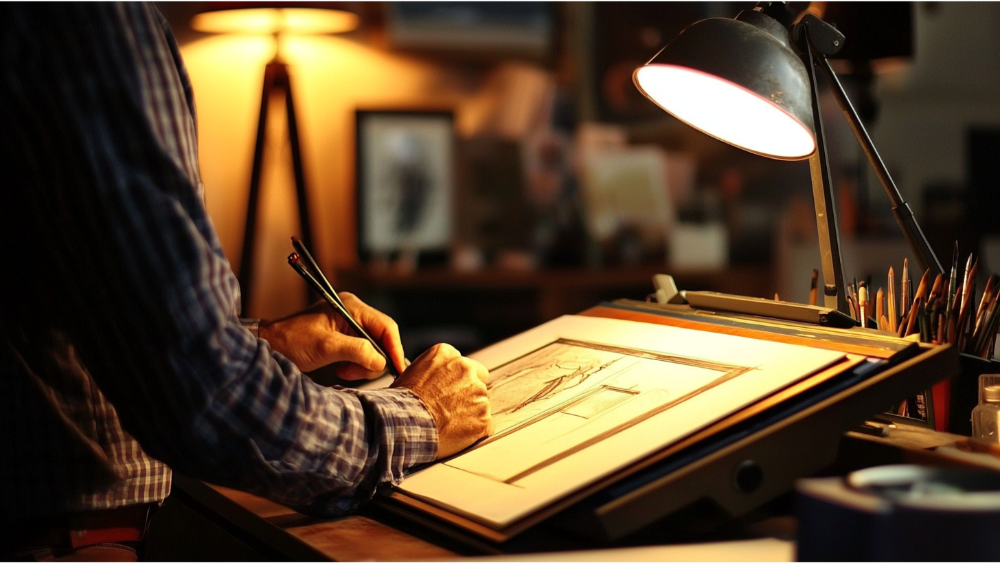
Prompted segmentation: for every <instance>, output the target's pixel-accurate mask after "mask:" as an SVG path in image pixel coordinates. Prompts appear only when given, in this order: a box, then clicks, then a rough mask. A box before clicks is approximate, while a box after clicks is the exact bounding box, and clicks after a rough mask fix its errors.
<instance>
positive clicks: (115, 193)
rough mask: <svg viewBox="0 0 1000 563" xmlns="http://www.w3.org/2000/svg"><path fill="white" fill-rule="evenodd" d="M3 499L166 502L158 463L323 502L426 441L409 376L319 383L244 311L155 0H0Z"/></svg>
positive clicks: (426, 450) (338, 502) (395, 476)
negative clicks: (243, 319)
mask: <svg viewBox="0 0 1000 563" xmlns="http://www.w3.org/2000/svg"><path fill="white" fill-rule="evenodd" d="M0 60H2V65H3V66H2V69H0V123H3V134H2V135H0V155H2V162H3V182H2V195H3V204H2V209H3V218H2V221H0V223H2V227H0V229H2V231H3V248H4V262H6V263H7V266H6V267H5V268H4V275H3V276H2V278H3V295H2V302H3V310H2V319H0V324H2V340H0V344H2V348H3V351H2V364H3V365H2V368H3V372H2V375H0V460H2V461H0V487H2V489H0V519H3V520H9V519H16V518H25V517H29V516H36V515H45V514H53V513H61V512H70V511H79V510H90V509H103V508H113V507H118V506H124V505H128V504H135V503H143V502H150V501H158V500H161V499H163V498H164V497H165V496H166V495H167V494H168V493H169V490H170V469H168V466H169V467H170V468H173V469H175V470H177V471H182V472H184V473H187V474H190V475H192V476H195V477H198V478H201V479H205V480H208V481H212V482H215V483H219V484H222V485H227V486H231V487H236V488H240V489H243V490H247V491H251V492H254V493H257V494H260V495H263V496H267V497H270V498H272V499H275V500H277V501H279V502H283V503H286V504H291V505H294V506H300V507H309V508H311V509H313V510H319V511H323V512H327V513H339V512H342V511H344V510H346V509H350V508H353V507H354V506H355V505H356V504H357V503H358V502H361V501H363V500H364V499H366V498H368V497H370V496H371V494H372V493H373V491H374V489H375V487H376V486H377V485H378V484H379V483H382V482H392V483H398V482H399V481H400V480H402V478H403V474H404V472H405V471H406V469H408V468H409V467H411V466H412V465H414V464H417V463H423V462H427V461H431V460H432V459H433V458H434V456H435V453H436V450H437V432H436V430H435V426H434V421H433V419H432V418H431V417H430V415H429V414H428V413H427V411H426V409H425V408H424V407H423V405H422V403H421V402H420V400H419V399H418V398H417V397H416V396H415V395H413V393H412V392H411V391H409V390H405V389H391V390H382V391H371V392H364V391H355V390H348V389H340V388H325V387H321V386H319V385H316V384H315V383H313V382H312V381H311V380H310V379H309V378H308V377H305V376H303V375H302V374H301V373H300V372H299V370H298V369H297V368H296V367H295V365H293V364H292V363H291V362H290V361H288V360H287V359H286V358H284V357H282V356H281V355H280V354H277V353H276V352H274V351H272V350H271V349H270V347H269V346H268V344H267V342H265V341H263V340H258V339H257V338H255V337H254V336H253V335H251V334H250V332H249V331H247V330H246V329H245V328H244V327H242V326H241V324H240V321H239V319H238V318H237V308H238V304H239V287H238V285H237V282H236V280H235V278H234V277H233V274H232V272H231V269H230V267H229V263H228V262H227V261H226V258H225V257H224V256H223V253H222V249H221V246H220V244H219V241H218V239H217V237H216V234H215V232H214V230H213V228H212V225H211V222H210V220H209V218H208V215H207V214H206V211H205V208H204V205H203V202H202V191H203V186H202V184H201V180H200V178H199V172H198V158H197V144H196V134H195V121H194V105H193V98H192V95H191V88H190V84H189V82H188V79H187V75H186V72H185V70H184V67H183V65H182V63H181V60H180V56H179V54H178V50H177V46H176V44H175V43H174V41H173V37H172V35H171V33H170V31H169V28H168V27H167V25H166V23H165V21H164V20H163V18H162V16H161V15H160V14H159V13H158V12H157V11H156V9H155V8H154V7H153V6H152V4H125V5H119V4H103V3H87V4H31V5H12V4H3V5H0Z"/></svg>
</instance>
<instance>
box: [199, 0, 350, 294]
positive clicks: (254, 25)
mask: <svg viewBox="0 0 1000 563" xmlns="http://www.w3.org/2000/svg"><path fill="white" fill-rule="evenodd" d="M358 24H359V18H358V16H357V15H356V14H354V13H352V12H349V11H347V10H345V9H343V8H342V7H340V5H339V4H335V3H304V4H302V5H301V6H298V5H296V4H293V3H275V4H270V5H269V4H267V3H258V2H214V3H211V4H209V5H208V8H207V9H206V10H205V11H204V12H202V13H200V14H198V15H196V16H195V17H194V18H193V19H192V20H191V27H192V28H193V29H195V30H197V31H204V32H209V33H242V34H252V35H272V36H273V37H274V41H275V52H274V58H272V59H271V61H270V62H268V63H267V66H265V67H264V85H263V89H262V91H261V96H260V113H259V116H258V119H257V138H256V141H255V143H254V154H253V168H252V171H251V174H250V195H249V199H248V201H247V216H246V223H245V225H244V231H243V233H244V234H243V249H242V253H241V259H240V270H239V274H238V275H237V277H238V279H239V282H240V289H241V294H242V299H243V304H242V305H243V310H244V311H246V310H247V307H248V306H249V303H250V295H251V293H250V287H251V282H252V278H253V257H254V240H255V233H256V228H257V203H258V201H259V199H260V173H261V165H262V163H263V160H264V139H265V138H266V137H267V130H266V129H267V108H268V105H269V102H270V100H271V96H272V95H274V94H279V93H284V97H285V113H286V117H287V120H288V136H289V138H290V139H289V140H290V144H291V152H292V170H293V173H294V175H295V195H296V200H297V203H298V211H299V225H300V227H301V229H302V240H303V242H305V245H306V246H307V247H309V248H314V246H313V237H312V229H311V228H310V222H309V207H308V200H307V199H306V185H305V173H304V171H303V167H302V151H301V149H300V144H299V128H298V122H297V120H296V118H295V103H294V98H293V97H292V83H291V79H290V78H289V76H288V65H287V64H286V63H285V62H284V61H283V60H282V57H281V46H282V39H283V38H285V37H287V36H288V35H316V34H327V33H344V32H348V31H351V30H354V29H356V28H357V27H358Z"/></svg>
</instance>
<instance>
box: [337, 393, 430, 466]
mask: <svg viewBox="0 0 1000 563" xmlns="http://www.w3.org/2000/svg"><path fill="white" fill-rule="evenodd" d="M345 391H349V392H352V393H354V394H356V395H357V397H358V399H359V400H360V401H361V404H362V405H363V407H364V409H365V417H366V419H367V421H368V427H369V429H370V430H371V431H373V432H374V434H375V436H378V440H379V444H378V448H379V450H380V455H379V458H380V459H379V467H378V468H377V470H376V471H377V473H378V475H379V479H378V480H379V482H380V483H391V484H393V485H398V484H400V483H401V482H402V481H403V477H404V476H405V474H406V470H407V469H409V468H411V467H413V466H415V465H419V464H422V463H429V462H432V461H434V459H435V458H436V457H437V450H438V432H437V425H436V424H434V418H433V417H432V416H431V414H430V412H428V410H427V407H426V406H424V402H423V401H421V400H420V398H419V397H417V395H416V394H415V393H413V391H411V390H409V389H406V388H402V387H398V388H394V389H377V390H372V391H362V390H359V389H351V390H345Z"/></svg>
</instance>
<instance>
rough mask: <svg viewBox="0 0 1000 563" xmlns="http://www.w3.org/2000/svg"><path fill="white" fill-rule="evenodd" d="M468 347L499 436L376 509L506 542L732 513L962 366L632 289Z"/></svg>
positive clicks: (866, 337)
mask: <svg viewBox="0 0 1000 563" xmlns="http://www.w3.org/2000/svg"><path fill="white" fill-rule="evenodd" d="M472 357H474V358H476V359H478V360H479V361H481V362H483V364H484V365H486V366H487V367H488V368H489V369H490V371H491V379H490V383H489V392H490V399H491V403H492V405H493V413H494V421H495V426H496V431H495V433H494V435H493V436H492V437H490V438H488V439H485V440H483V441H481V442H479V443H478V444H476V445H474V446H473V447H471V448H469V449H467V450H465V451H463V452H460V453H459V454H457V455H455V456H453V457H451V458H448V459H445V460H442V461H440V462H438V463H435V464H431V465H429V466H426V467H424V468H421V469H419V470H417V471H415V472H414V473H412V474H411V475H409V476H408V477H407V478H406V480H405V481H404V482H403V483H402V484H401V485H400V486H398V487H395V488H393V489H392V490H391V491H388V492H387V493H385V494H383V495H380V503H381V505H382V506H383V507H384V508H385V509H387V510H389V511H390V512H394V513H396V514H399V515H402V516H404V517H407V518H409V519H411V520H415V521H418V522H421V523H424V524H425V525H429V526H431V527H433V528H435V529H437V530H438V531H444V532H445V533H448V534H451V535H455V536H468V537H469V538H470V539H472V540H474V541H475V542H486V543H489V544H492V545H501V546H502V545H503V544H505V543H506V542H509V541H510V540H511V539H512V538H515V537H517V536H518V535H520V534H523V533H525V532H527V531H529V530H532V529H533V528H535V527H537V526H540V525H543V524H544V525H545V526H559V527H562V528H566V529H569V530H571V531H574V532H577V533H579V534H586V535H587V537H589V538H592V539H594V540H596V541H597V542H598V543H610V542H614V541H616V540H619V539H621V538H623V537H626V536H628V535H629V534H632V533H635V532H637V531H639V530H641V529H643V528H645V527H647V526H649V525H651V524H654V523H656V522H658V521H660V520H662V519H663V518H665V517H667V516H669V515H670V514H673V513H676V512H678V511H679V510H682V509H684V508H685V507H688V506H690V505H692V504H693V503H698V502H707V503H710V504H712V505H713V506H714V507H715V508H716V509H717V510H719V511H721V512H723V513H725V514H726V515H728V516H731V517H738V516H740V515H742V514H745V513H746V512H748V511H750V510H752V509H754V508H756V507H758V506H760V505H762V504H764V503H765V502H767V501H769V500H771V499H773V498H775V497H777V496H778V495H780V494H782V493H784V492H786V491H788V490H790V489H791V488H792V485H793V482H794V480H795V479H797V478H799V477H803V476H806V475H810V474H812V473H815V472H816V471H818V470H820V469H822V468H823V467H825V466H826V465H828V464H829V463H831V462H832V461H833V460H834V458H835V457H836V450H837V444H838V442H839V439H840V436H841V435H842V434H843V433H844V432H846V431H847V430H849V429H851V428H852V427H853V426H855V425H857V424H858V423H860V422H862V421H864V420H865V419H866V418H867V417H868V416H870V415H871V414H873V413H876V412H879V411H881V410H884V408H885V405H886V404H889V403H891V402H892V401H893V400H896V399H899V398H901V397H905V396H907V395H909V394H912V393H914V392H916V391H918V390H920V389H924V388H926V387H927V386H928V385H930V384H931V383H934V382H935V381H938V380H940V379H944V378H947V377H950V376H951V375H954V374H955V373H957V372H958V364H957V354H955V353H954V350H953V349H952V348H951V347H947V346H941V347H930V346H926V345H920V344H916V343H912V342H908V341H904V340H901V339H896V338H885V337H881V336H879V335H877V334H873V331H865V330H864V329H857V330H853V329H852V330H849V331H844V330H834V329H829V328H824V327H817V326H805V325H803V324H802V323H795V322H793V321H774V322H762V321H760V320H759V319H750V318H748V317H745V316H740V315H738V314H731V315H722V316H719V315H715V314H708V313H705V312H704V311H697V310H694V309H691V308H690V307H688V306H681V305H658V304H647V303H641V302H634V301H627V300H622V301H616V302H614V303H606V304H602V305H601V306H598V307H595V308H593V309H590V310H588V311H585V312H584V313H582V314H581V315H570V316H564V317H561V318H559V319H556V320H553V321H551V322H549V323H545V324H543V325H540V326H539V327H536V328H534V329H532V330H529V331H527V332H525V333H522V334H520V335H517V336H514V337H512V338H509V339H507V340H505V341H503V342H500V343H498V344H496V345H493V346H490V347H488V348H486V349H484V350H482V351H480V352H478V353H476V354H473V355H472Z"/></svg>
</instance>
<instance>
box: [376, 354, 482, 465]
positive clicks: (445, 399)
mask: <svg viewBox="0 0 1000 563" xmlns="http://www.w3.org/2000/svg"><path fill="white" fill-rule="evenodd" d="M488 380H489V372H488V371H486V368H485V367H483V364H481V363H479V362H477V361H476V360H473V359H471V358H466V357H463V356H462V355H461V354H459V353H458V351H457V350H455V349H454V348H453V347H451V346H449V345H447V344H437V345H435V346H433V347H431V348H430V349H428V350H427V351H426V352H424V353H423V354H421V355H420V357H418V358H417V359H416V360H414V361H413V363H412V364H410V366H409V367H408V368H406V371H404V372H403V375H402V376H400V378H399V379H397V380H396V382H395V383H393V384H392V386H393V387H405V388H407V389H410V390H411V391H413V393H414V394H415V395H416V396H417V397H420V400H422V401H423V402H424V405H425V406H426V407H427V410H428V411H430V413H431V416H432V417H433V418H434V424H435V425H436V426H437V430H438V452H437V458H438V459H441V458H444V457H448V456H450V455H451V454H453V453H456V452H459V451H461V450H464V449H465V448H467V447H469V446H470V445H472V443H473V442H475V441H476V440H478V439H480V438H485V437H487V436H490V435H491V434H493V420H492V418H491V417H490V399H489V397H488V396H487V394H486V382H487V381H488Z"/></svg>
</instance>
